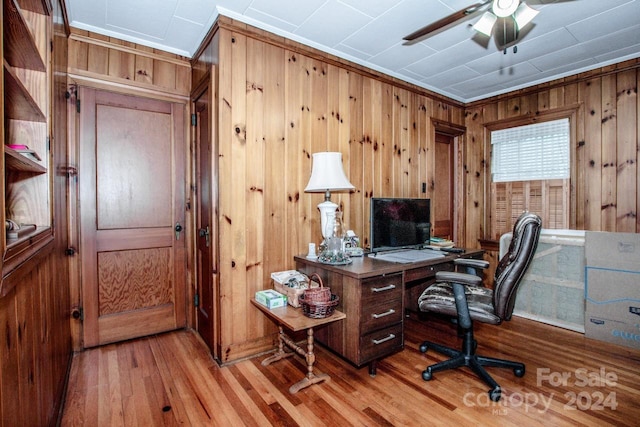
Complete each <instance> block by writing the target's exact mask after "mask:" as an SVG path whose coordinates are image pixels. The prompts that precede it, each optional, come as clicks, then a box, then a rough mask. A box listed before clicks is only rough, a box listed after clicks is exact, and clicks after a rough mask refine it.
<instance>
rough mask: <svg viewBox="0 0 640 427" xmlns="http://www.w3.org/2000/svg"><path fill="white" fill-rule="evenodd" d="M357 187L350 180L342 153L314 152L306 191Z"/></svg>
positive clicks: (352, 188) (339, 189) (314, 191)
mask: <svg viewBox="0 0 640 427" xmlns="http://www.w3.org/2000/svg"><path fill="white" fill-rule="evenodd" d="M354 189H355V187H354V186H353V185H352V184H351V183H350V182H349V180H348V179H347V176H346V175H345V174H344V169H343V168H342V153H333V152H322V153H313V165H312V168H311V178H309V183H308V184H307V188H305V189H304V191H305V192H306V193H324V192H326V191H327V190H329V191H348V190H354Z"/></svg>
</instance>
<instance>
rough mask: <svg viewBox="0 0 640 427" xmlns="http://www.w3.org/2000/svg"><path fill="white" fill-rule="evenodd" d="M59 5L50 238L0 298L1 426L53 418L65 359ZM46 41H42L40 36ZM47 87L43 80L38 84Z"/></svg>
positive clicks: (63, 48)
mask: <svg viewBox="0 0 640 427" xmlns="http://www.w3.org/2000/svg"><path fill="white" fill-rule="evenodd" d="M62 13H63V11H62V6H61V4H60V3H59V2H58V1H54V2H53V15H54V16H56V17H57V19H56V21H55V23H54V25H53V27H54V28H53V37H52V38H51V34H49V36H48V37H47V38H46V40H52V41H53V44H54V47H53V58H52V67H53V78H52V79H51V80H52V81H51V83H52V84H53V90H52V94H53V100H52V105H53V115H52V117H51V136H52V144H51V146H52V152H53V168H54V170H55V171H58V173H55V174H51V175H52V177H51V179H52V180H53V205H54V206H53V212H54V218H53V219H54V223H53V224H54V229H55V232H54V240H53V242H51V243H49V244H48V245H47V246H46V247H44V248H43V249H42V250H41V251H40V252H39V253H38V254H37V255H36V256H35V257H34V258H33V259H31V260H29V261H28V263H29V264H30V265H31V266H30V267H29V266H27V267H25V268H21V269H20V270H19V271H20V273H19V275H14V276H15V277H14V276H12V277H11V279H10V280H12V281H14V283H13V285H12V286H10V288H11V290H10V291H9V292H8V293H7V294H6V295H4V296H3V297H2V298H0V331H2V340H1V341H0V342H1V343H2V345H1V346H0V425H2V426H47V425H55V424H56V422H57V419H58V412H59V411H60V409H61V406H62V403H63V398H64V394H63V393H64V390H65V382H66V378H67V369H68V367H69V365H70V361H71V337H70V335H71V334H70V330H69V315H70V310H69V286H68V279H69V264H68V257H67V256H66V255H65V249H67V247H68V246H67V244H68V241H67V230H68V223H67V198H66V194H67V185H68V182H67V176H66V174H65V173H64V170H65V169H64V168H65V167H66V166H67V157H66V156H67V154H66V153H67V126H66V124H67V123H66V106H65V105H66V99H65V91H66V68H67V34H66V33H65V28H64V26H62V25H60V24H59V23H60V22H61V21H62ZM45 44H46V45H48V42H46V43H45ZM47 88H49V89H50V87H49V86H47V87H45V88H43V89H42V90H43V91H45V90H48V89H47Z"/></svg>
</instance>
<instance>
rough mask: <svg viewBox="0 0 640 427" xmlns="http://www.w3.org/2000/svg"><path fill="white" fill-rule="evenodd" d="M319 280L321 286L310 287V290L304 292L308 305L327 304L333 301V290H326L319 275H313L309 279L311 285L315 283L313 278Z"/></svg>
mask: <svg viewBox="0 0 640 427" xmlns="http://www.w3.org/2000/svg"><path fill="white" fill-rule="evenodd" d="M314 277H315V278H316V279H317V282H318V283H319V284H320V286H319V287H317V288H312V287H311V286H309V289H306V290H305V291H304V294H303V295H304V300H305V301H306V302H307V303H313V302H316V303H317V302H327V301H330V300H331V289H329V288H325V287H324V283H322V279H321V278H320V276H318V274H317V273H313V274H312V275H311V277H310V278H309V283H311V282H312V281H313V278H314Z"/></svg>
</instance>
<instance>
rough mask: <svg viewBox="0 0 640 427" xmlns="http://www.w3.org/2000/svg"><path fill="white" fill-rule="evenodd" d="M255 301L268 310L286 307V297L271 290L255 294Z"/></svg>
mask: <svg viewBox="0 0 640 427" xmlns="http://www.w3.org/2000/svg"><path fill="white" fill-rule="evenodd" d="M256 301H258V302H259V303H260V304H262V305H264V306H265V307H267V308H269V309H272V308H278V307H284V306H285V305H287V297H286V296H285V295H282V294H281V293H280V292H276V291H274V290H273V289H265V290H264V291H258V292H256Z"/></svg>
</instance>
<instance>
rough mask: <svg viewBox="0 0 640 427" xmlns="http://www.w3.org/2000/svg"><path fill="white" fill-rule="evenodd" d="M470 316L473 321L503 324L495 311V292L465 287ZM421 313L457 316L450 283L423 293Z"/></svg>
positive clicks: (420, 302)
mask: <svg viewBox="0 0 640 427" xmlns="http://www.w3.org/2000/svg"><path fill="white" fill-rule="evenodd" d="M465 294H466V296H467V304H468V305H469V314H470V315H471V318H472V319H473V320H477V321H479V322H483V323H490V324H493V325H497V324H499V323H500V322H501V319H500V317H498V316H496V314H495V312H494V309H493V291H492V290H491V289H488V288H483V287H479V286H465ZM418 307H420V310H421V311H430V312H433V313H441V314H446V315H449V316H452V317H456V316H457V311H456V303H455V298H454V296H453V288H452V287H451V284H450V283H446V282H438V283H435V284H433V285H431V286H429V287H428V288H427V289H425V290H424V292H422V295H420V298H418Z"/></svg>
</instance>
